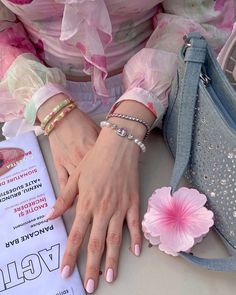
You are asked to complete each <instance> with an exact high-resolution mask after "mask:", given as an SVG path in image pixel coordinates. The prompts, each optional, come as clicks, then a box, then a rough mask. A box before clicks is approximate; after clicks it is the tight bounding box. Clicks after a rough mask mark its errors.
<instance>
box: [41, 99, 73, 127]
mask: <svg viewBox="0 0 236 295" xmlns="http://www.w3.org/2000/svg"><path fill="white" fill-rule="evenodd" d="M71 102H72V101H71V100H70V99H69V98H66V99H64V100H63V101H61V102H60V103H59V104H58V105H56V106H55V107H54V108H53V110H52V111H51V112H50V113H49V114H48V115H47V116H46V117H45V118H44V119H43V121H42V123H41V128H42V129H43V130H44V129H45V127H46V125H47V124H48V122H49V121H51V120H52V119H53V117H54V116H55V115H56V114H58V113H59V112H60V111H61V110H62V109H64V107H66V106H67V105H69V104H70V103H71Z"/></svg>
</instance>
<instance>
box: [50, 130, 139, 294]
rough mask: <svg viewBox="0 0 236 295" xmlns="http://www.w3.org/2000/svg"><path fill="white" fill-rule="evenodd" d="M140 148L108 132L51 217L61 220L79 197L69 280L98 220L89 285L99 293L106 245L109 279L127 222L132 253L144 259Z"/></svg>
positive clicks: (66, 269)
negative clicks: (80, 250)
mask: <svg viewBox="0 0 236 295" xmlns="http://www.w3.org/2000/svg"><path fill="white" fill-rule="evenodd" d="M139 153H140V151H139V147H138V146H137V145H136V144H135V143H133V142H130V141H129V140H128V139H126V138H125V139H124V138H121V137H119V136H117V135H116V134H115V132H114V130H111V129H110V128H103V130H102V131H101V133H100V135H99V137H98V139H97V141H96V143H95V145H94V146H93V147H92V148H91V150H90V151H89V152H88V153H87V154H86V156H85V158H84V159H83V160H82V161H81V163H80V164H79V165H78V167H77V168H76V170H75V171H74V173H73V174H72V175H71V176H70V177H69V181H68V183H67V185H66V187H65V189H64V190H63V192H62V193H61V195H60V196H59V197H58V199H57V201H56V203H55V206H54V207H53V209H54V210H52V211H51V212H52V215H51V217H50V219H54V218H56V217H58V216H61V215H62V214H63V213H64V212H65V211H66V210H67V209H68V208H69V207H70V206H71V204H72V203H73V201H74V199H75V198H76V196H77V195H79V197H78V202H77V206H76V216H75V220H74V223H73V226H72V229H71V232H70V234H69V238H68V242H67V246H66V251H65V254H64V257H63V261H62V266H61V270H62V275H63V276H64V277H67V276H69V275H70V274H71V273H72V272H73V269H74V267H75V264H76V260H77V254H78V251H79V249H80V247H81V245H82V242H83V239H84V236H85V233H86V231H87V228H88V226H89V224H90V222H92V228H91V233H90V238H89V242H88V255H87V265H86V273H85V280H84V285H85V288H86V290H87V292H88V293H93V292H94V290H95V289H96V288H97V285H98V277H99V270H100V264H101V258H102V255H103V252H104V249H105V246H106V263H105V272H104V273H105V279H106V280H107V281H108V282H112V281H113V280H114V279H115V278H116V277H117V268H118V260H119V251H120V245H121V241H122V229H123V224H124V221H125V220H126V221H127V224H128V228H129V232H130V236H131V251H132V252H133V253H134V254H135V255H136V256H139V255H140V251H141V240H142V239H141V232H140V222H139V177H138V159H139Z"/></svg>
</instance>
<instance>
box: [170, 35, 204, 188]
mask: <svg viewBox="0 0 236 295" xmlns="http://www.w3.org/2000/svg"><path fill="white" fill-rule="evenodd" d="M185 42H186V46H185V47H184V48H186V52H185V57H184V61H185V72H184V77H183V81H182V87H181V94H180V95H181V104H180V109H179V114H178V129H177V146H176V155H175V165H174V169H173V173H172V177H171V182H170V184H171V187H172V192H175V191H176V189H177V187H178V184H179V182H180V180H181V178H182V176H183V174H184V172H185V170H186V167H187V165H188V162H189V158H190V152H191V143H192V129H193V128H192V127H191V126H192V125H193V119H194V112H195V105H196V100H197V93H198V85H199V79H200V74H201V69H202V65H203V64H204V62H205V58H206V52H207V42H206V40H205V39H203V38H202V36H201V35H200V34H199V33H197V32H192V33H190V34H188V35H187V38H186V39H185ZM190 42H191V43H190Z"/></svg>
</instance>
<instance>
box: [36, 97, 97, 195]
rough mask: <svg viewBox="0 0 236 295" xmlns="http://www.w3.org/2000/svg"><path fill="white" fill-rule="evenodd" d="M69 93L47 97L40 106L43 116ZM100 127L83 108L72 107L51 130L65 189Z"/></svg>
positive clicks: (59, 173)
mask: <svg viewBox="0 0 236 295" xmlns="http://www.w3.org/2000/svg"><path fill="white" fill-rule="evenodd" d="M65 98H66V97H65V96H64V95H62V94H60V95H58V96H55V97H53V99H50V100H49V101H47V102H46V103H45V104H44V105H43V106H42V107H41V108H40V110H39V112H38V116H39V118H40V119H41V120H43V118H44V117H45V116H46V115H47V114H49V113H50V112H51V111H52V109H53V108H54V107H55V105H57V104H58V103H59V102H60V101H62V100H64V99H65ZM99 132H100V127H98V126H97V125H96V124H95V123H94V122H93V121H92V120H91V119H90V118H89V117H88V116H87V115H85V114H84V113H83V112H81V111H80V110H79V109H77V108H76V109H74V110H73V111H71V112H70V113H69V114H68V115H67V116H66V117H65V118H64V119H63V120H62V121H61V122H60V124H58V126H56V128H55V129H54V130H53V131H52V132H51V133H50V134H49V142H50V146H51V150H52V155H53V159H54V164H55V168H56V172H57V176H58V181H59V185H60V189H61V190H62V189H63V188H64V187H65V185H66V183H67V181H68V177H69V175H71V174H72V173H73V171H74V170H75V168H76V167H77V166H78V164H79V163H80V161H81V160H82V159H83V157H84V156H85V155H86V153H87V152H88V151H89V150H90V149H91V148H92V146H93V145H94V143H95V142H96V140H97V137H98V134H99Z"/></svg>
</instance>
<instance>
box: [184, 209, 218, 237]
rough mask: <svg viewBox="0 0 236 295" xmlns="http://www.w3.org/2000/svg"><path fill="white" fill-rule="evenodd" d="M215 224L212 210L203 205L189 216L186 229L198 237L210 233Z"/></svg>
mask: <svg viewBox="0 0 236 295" xmlns="http://www.w3.org/2000/svg"><path fill="white" fill-rule="evenodd" d="M213 224H214V221H213V213H212V211H210V210H208V209H207V208H205V207H203V208H200V209H199V210H198V211H196V212H195V213H193V214H192V215H191V216H189V222H188V225H187V227H186V231H187V232H188V234H190V235H191V236H193V237H194V238H198V237H201V236H202V235H205V234H206V233H208V232H209V229H210V227H212V225H213Z"/></svg>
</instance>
